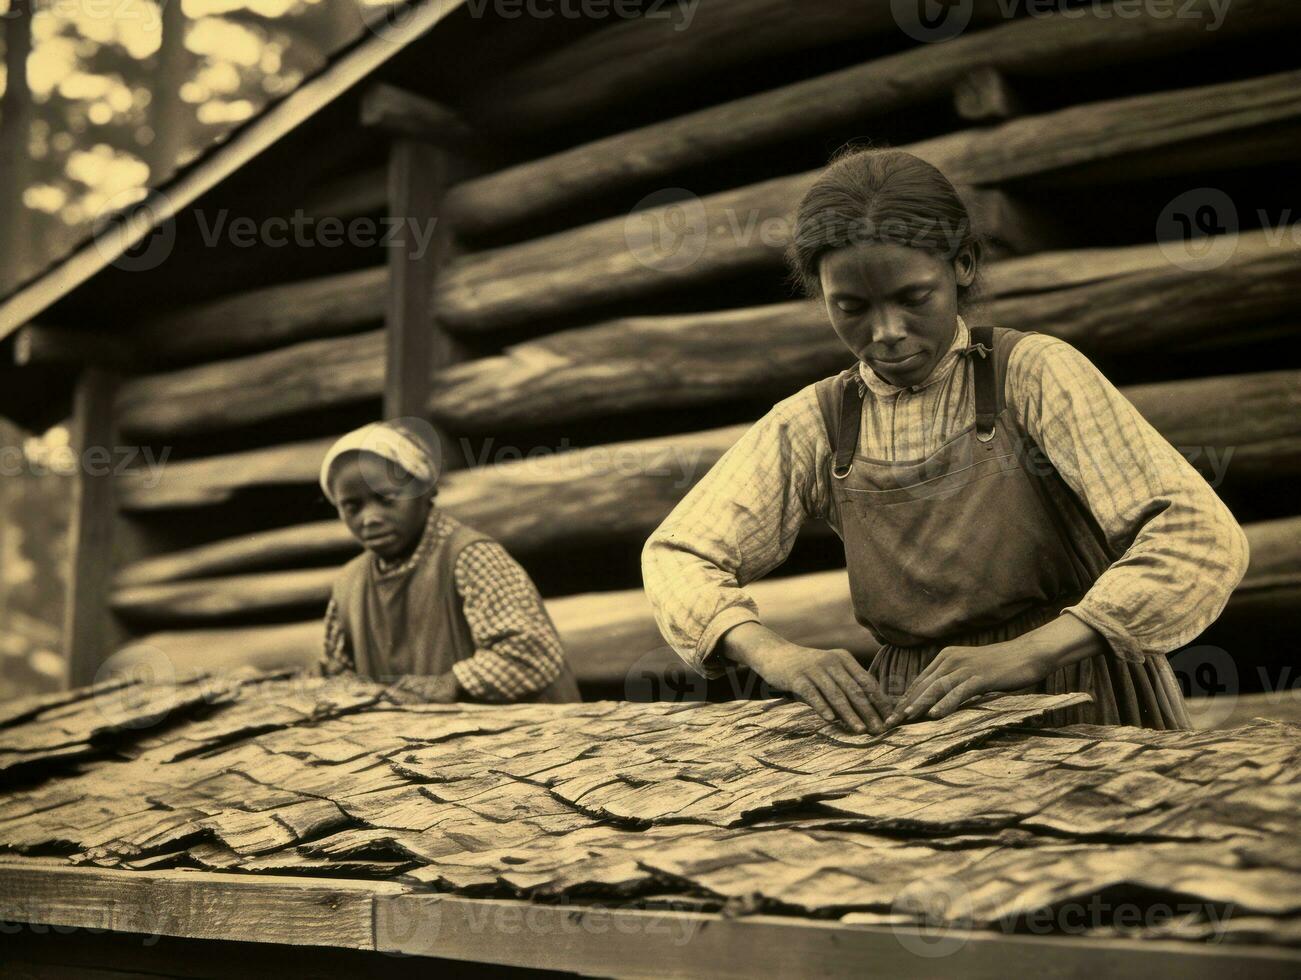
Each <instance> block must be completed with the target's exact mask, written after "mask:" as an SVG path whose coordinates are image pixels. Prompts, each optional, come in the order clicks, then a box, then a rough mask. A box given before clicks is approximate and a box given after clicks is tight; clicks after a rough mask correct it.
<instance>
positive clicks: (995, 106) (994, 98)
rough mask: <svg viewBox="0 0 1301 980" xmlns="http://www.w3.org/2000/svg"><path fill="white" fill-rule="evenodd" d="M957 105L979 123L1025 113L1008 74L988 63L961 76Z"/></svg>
mask: <svg viewBox="0 0 1301 980" xmlns="http://www.w3.org/2000/svg"><path fill="white" fill-rule="evenodd" d="M1094 23H1095V24H1101V23H1104V21H1101V20H1097V21H1095V22H1094ZM1076 26H1077V27H1078V22H1077V25H1076ZM1108 26H1110V25H1108ZM1105 50H1111V49H1109V48H1108V49H1105ZM1150 56H1151V55H1150V54H1149V57H1150ZM953 108H954V110H955V111H956V112H957V114H958V118H960V119H965V120H967V121H968V122H975V123H984V122H1002V121H1004V120H1006V119H1012V118H1013V117H1015V116H1019V115H1021V114H1022V111H1023V110H1022V105H1021V100H1020V99H1019V98H1018V97H1017V94H1016V92H1015V91H1014V90H1013V89H1012V85H1011V83H1010V82H1009V81H1008V79H1007V75H1005V74H1004V73H1003V72H1001V71H999V70H998V69H997V68H991V67H989V66H988V65H985V66H983V67H980V68H976V69H974V70H972V71H969V72H967V74H965V75H963V76H962V77H961V78H960V79H958V83H957V84H956V85H955V86H954V88H953Z"/></svg>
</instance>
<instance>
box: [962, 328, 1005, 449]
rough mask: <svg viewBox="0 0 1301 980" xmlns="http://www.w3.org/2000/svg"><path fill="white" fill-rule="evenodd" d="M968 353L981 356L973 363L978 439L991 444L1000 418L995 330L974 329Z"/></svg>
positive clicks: (972, 329)
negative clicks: (995, 361)
mask: <svg viewBox="0 0 1301 980" xmlns="http://www.w3.org/2000/svg"><path fill="white" fill-rule="evenodd" d="M966 352H967V353H973V354H978V355H980V356H979V357H976V358H974V359H973V361H972V369H973V371H974V381H975V388H976V438H977V439H979V440H980V441H981V442H989V440H991V439H993V438H994V420H995V419H996V418H997V417H998V392H997V390H996V387H995V383H994V382H995V379H994V358H993V357H992V356H991V355H992V354H993V353H994V328H993V327H972V328H971V346H970V347H968V348H967V351H966Z"/></svg>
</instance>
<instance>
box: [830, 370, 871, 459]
mask: <svg viewBox="0 0 1301 980" xmlns="http://www.w3.org/2000/svg"><path fill="white" fill-rule="evenodd" d="M862 424H863V391H862V389H861V388H860V387H859V385H858V379H857V378H846V379H845V385H844V388H842V389H841V392H840V419H839V421H838V422H837V425H836V459H835V463H834V464H833V465H832V467H831V475H832V476H834V477H835V478H836V479H837V480H843V479H844V478H845V477H847V476H849V471H850V470H851V469H853V468H854V453H855V452H856V451H857V449H858V430H859V427H860V426H861V425H862Z"/></svg>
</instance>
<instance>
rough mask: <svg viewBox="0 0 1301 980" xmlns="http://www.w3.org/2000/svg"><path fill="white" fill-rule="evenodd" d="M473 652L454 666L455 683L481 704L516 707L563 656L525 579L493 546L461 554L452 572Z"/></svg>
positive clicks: (482, 544) (483, 544) (556, 669)
mask: <svg viewBox="0 0 1301 980" xmlns="http://www.w3.org/2000/svg"><path fill="white" fill-rule="evenodd" d="M454 575H455V578H456V589H457V592H458V593H459V594H460V596H461V602H462V610H463V612H464V614H465V620H466V622H467V623H469V625H470V632H471V634H472V635H473V637H474V643H475V647H476V649H475V652H474V655H473V656H471V657H468V658H466V659H465V660H461V661H458V662H457V663H455V664H453V665H452V672H453V674H455V676H456V682H457V683H458V684H459V685H460V686H461V688H462V689H463V690H464V691H465V692H466V693H467V694H469V695H470V696H471V697H474V698H477V699H479V700H482V701H498V702H500V701H517V700H519V699H521V698H526V697H528V696H529V695H531V694H536V693H537V692H538V691H541V690H542V689H543V688H545V687H546V686H547V685H548V684H550V683H551V682H552V681H553V680H555V679H556V677H557V676H559V674H560V670H561V667H562V666H563V664H564V650H563V648H562V647H561V645H560V637H559V636H557V635H556V631H555V628H554V627H553V626H552V624H551V620H550V618H549V617H548V616H547V614H546V610H545V608H544V607H543V605H542V597H541V596H540V595H539V594H538V590H537V587H536V586H534V584H533V580H532V579H530V578H529V576H528V573H527V572H526V571H524V569H523V568H521V567H520V564H519V562H517V561H515V559H514V558H512V557H511V556H510V555H509V554H508V553H507V552H506V549H505V548H503V547H502V546H501V545H500V544H498V543H497V542H495V541H476V542H475V543H474V544H470V545H467V546H466V547H465V548H464V549H462V551H461V553H460V555H458V556H457V559H456V568H455V571H454Z"/></svg>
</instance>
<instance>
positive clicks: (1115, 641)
mask: <svg viewBox="0 0 1301 980" xmlns="http://www.w3.org/2000/svg"><path fill="white" fill-rule="evenodd" d="M1062 612H1064V613H1070V614H1071V615H1072V616H1074V617H1075V618H1076V619H1078V620H1080V621H1081V622H1082V623H1084V624H1085V625H1086V626H1091V627H1092V628H1093V629H1095V630H1097V631H1098V633H1100V634H1101V635H1102V638H1103V639H1104V640H1106V641H1107V645H1108V646H1110V647H1111V652H1112V653H1113V654H1115V655H1116V658H1117V659H1118V660H1127V661H1129V662H1130V663H1136V664H1138V663H1142V662H1143V661H1144V660H1145V659H1146V657H1147V653H1146V651H1144V649H1143V648H1142V646H1140V645H1139V643H1138V641H1137V640H1135V639H1134V638H1133V637H1132V636H1131V635H1130V634H1129V633H1127V632H1126V631H1125V628H1124V627H1123V626H1122V625H1121V624H1120V622H1119V621H1118V620H1116V619H1115V618H1114V617H1112V616H1109V615H1107V613H1105V612H1103V611H1102V610H1101V609H1098V608H1097V605H1096V604H1094V603H1090V602H1088V596H1085V598H1084V600H1083V601H1081V602H1080V603H1079V604H1077V605H1074V606H1067V607H1066V608H1065V609H1063V610H1062Z"/></svg>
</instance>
